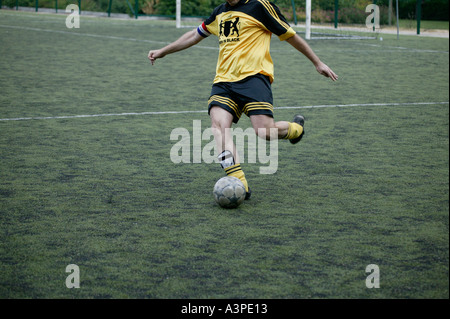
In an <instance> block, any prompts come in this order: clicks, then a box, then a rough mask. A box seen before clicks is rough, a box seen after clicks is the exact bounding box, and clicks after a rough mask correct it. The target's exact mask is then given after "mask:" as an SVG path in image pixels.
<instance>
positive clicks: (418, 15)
mask: <svg viewBox="0 0 450 319" xmlns="http://www.w3.org/2000/svg"><path fill="white" fill-rule="evenodd" d="M421 16H422V0H417V6H416V18H417V34H420V18H421Z"/></svg>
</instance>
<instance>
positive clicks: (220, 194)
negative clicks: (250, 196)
mask: <svg viewBox="0 0 450 319" xmlns="http://www.w3.org/2000/svg"><path fill="white" fill-rule="evenodd" d="M245 193H246V191H245V186H244V184H243V183H242V182H241V181H240V179H239V178H236V177H232V176H225V177H222V178H221V179H219V180H218V181H217V183H216V185H214V190H213V194H214V199H215V201H216V203H217V204H219V205H220V206H221V207H223V208H236V207H238V206H239V205H240V204H241V203H242V202H243V201H244V199H245Z"/></svg>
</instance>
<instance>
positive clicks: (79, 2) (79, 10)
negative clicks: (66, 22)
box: [78, 0, 81, 15]
mask: <svg viewBox="0 0 450 319" xmlns="http://www.w3.org/2000/svg"><path fill="white" fill-rule="evenodd" d="M78 14H79V15H81V0H78Z"/></svg>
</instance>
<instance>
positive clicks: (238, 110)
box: [197, 0, 295, 122]
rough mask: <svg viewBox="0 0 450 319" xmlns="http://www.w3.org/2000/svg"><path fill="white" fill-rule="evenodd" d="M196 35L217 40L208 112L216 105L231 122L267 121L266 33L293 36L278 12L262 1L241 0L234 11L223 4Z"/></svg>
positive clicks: (269, 62)
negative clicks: (245, 117) (262, 116)
mask: <svg viewBox="0 0 450 319" xmlns="http://www.w3.org/2000/svg"><path fill="white" fill-rule="evenodd" d="M197 31H198V33H199V34H200V35H201V36H203V37H208V36H209V35H211V34H214V35H216V36H217V37H218V38H219V45H220V51H219V58H218V61H217V68H216V76H215V78H214V85H213V89H212V91H211V97H210V99H209V108H211V107H212V106H214V105H217V106H220V107H222V108H224V109H226V110H228V111H229V112H230V113H232V114H233V116H234V122H237V121H238V120H239V118H240V116H241V114H242V113H245V114H246V115H248V116H250V115H253V114H267V115H269V116H273V112H272V111H273V106H272V103H273V101H272V92H271V85H270V84H271V83H272V82H273V80H274V70H273V61H272V58H271V56H270V52H269V51H270V40H271V37H272V34H276V35H277V36H278V37H279V38H280V40H285V39H288V38H290V37H292V36H294V35H295V31H294V30H293V29H292V28H291V27H290V26H289V24H288V23H287V22H286V19H285V18H284V16H283V15H282V14H281V12H280V10H279V9H278V7H277V6H275V5H274V4H272V3H270V2H269V1H267V0H241V1H240V2H238V3H237V4H236V5H234V6H230V5H229V4H228V3H223V4H221V5H220V6H218V7H217V8H216V9H214V11H213V13H212V14H211V16H210V17H209V18H208V19H206V20H205V22H203V23H202V24H201V25H200V26H199V27H198V28H197ZM229 83H233V84H232V85H229ZM243 91H244V94H243V93H242V92H243ZM246 93H248V94H246Z"/></svg>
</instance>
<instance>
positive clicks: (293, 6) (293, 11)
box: [291, 0, 297, 25]
mask: <svg viewBox="0 0 450 319" xmlns="http://www.w3.org/2000/svg"><path fill="white" fill-rule="evenodd" d="M291 2H292V15H293V16H294V24H295V25H297V13H296V12H295V2H294V0H291Z"/></svg>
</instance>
